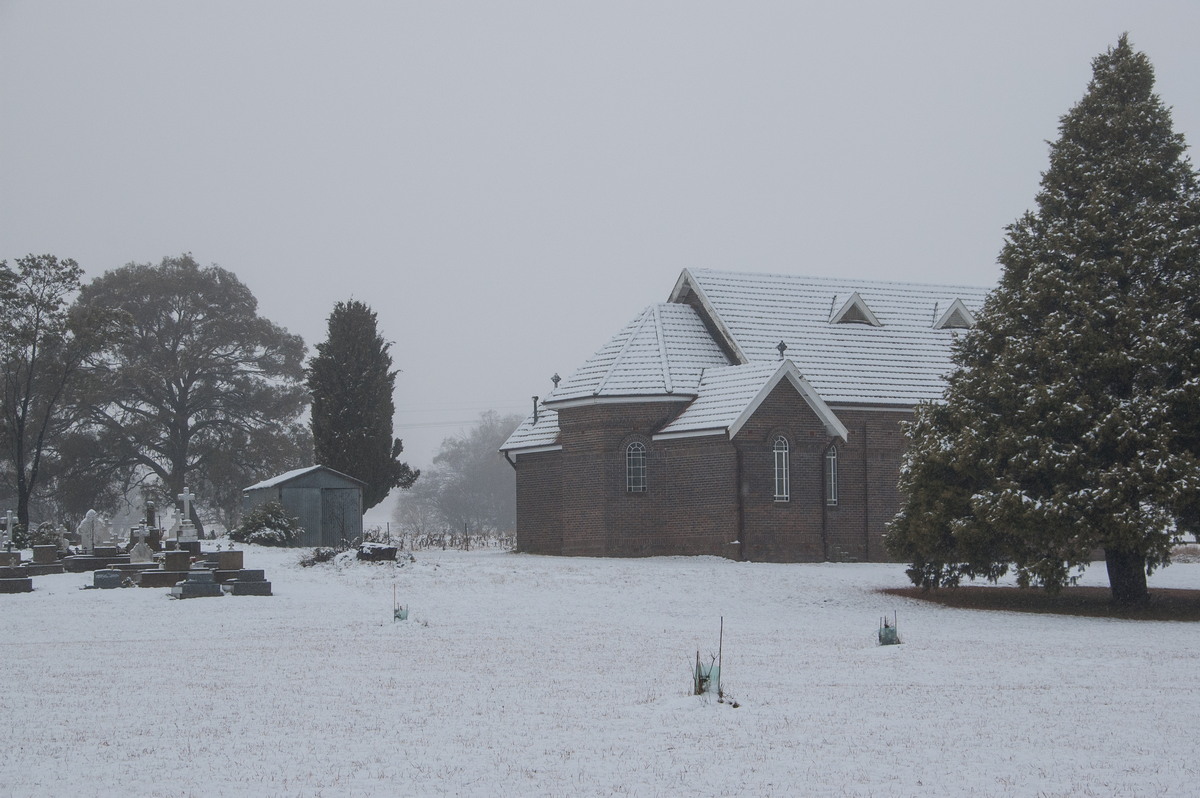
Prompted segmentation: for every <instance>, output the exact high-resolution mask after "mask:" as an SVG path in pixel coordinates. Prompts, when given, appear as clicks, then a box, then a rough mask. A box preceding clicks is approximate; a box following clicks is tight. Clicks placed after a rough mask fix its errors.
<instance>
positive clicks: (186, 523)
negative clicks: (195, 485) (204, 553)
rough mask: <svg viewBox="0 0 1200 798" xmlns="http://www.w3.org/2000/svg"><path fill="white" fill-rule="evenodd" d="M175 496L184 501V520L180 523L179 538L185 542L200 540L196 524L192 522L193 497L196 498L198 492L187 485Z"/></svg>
mask: <svg viewBox="0 0 1200 798" xmlns="http://www.w3.org/2000/svg"><path fill="white" fill-rule="evenodd" d="M175 498H177V499H179V501H181V502H183V522H182V523H181V524H180V525H179V535H178V540H180V541H181V542H185V543H192V542H195V541H196V540H198V536H197V534H196V525H195V524H193V523H192V499H194V498H196V494H194V493H191V492H190V491H189V490H188V489H187V485H184V486H183V493H180V494H179V495H178V496H176V497H175Z"/></svg>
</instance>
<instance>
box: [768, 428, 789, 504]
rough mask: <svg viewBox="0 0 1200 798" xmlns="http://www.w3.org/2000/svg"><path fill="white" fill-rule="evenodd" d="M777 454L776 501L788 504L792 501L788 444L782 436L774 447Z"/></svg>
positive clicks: (773, 449)
mask: <svg viewBox="0 0 1200 798" xmlns="http://www.w3.org/2000/svg"><path fill="white" fill-rule="evenodd" d="M772 451H773V452H774V453H775V501H777V502H786V501H789V500H790V499H791V478H790V477H789V475H788V442H787V438H785V437H783V436H782V435H780V436H779V437H777V438H776V439H775V446H774V447H772Z"/></svg>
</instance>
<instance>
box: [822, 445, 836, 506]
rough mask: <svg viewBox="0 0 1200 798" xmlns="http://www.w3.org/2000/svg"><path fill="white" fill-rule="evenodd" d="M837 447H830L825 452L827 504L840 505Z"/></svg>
mask: <svg viewBox="0 0 1200 798" xmlns="http://www.w3.org/2000/svg"><path fill="white" fill-rule="evenodd" d="M837 482H838V480H837V447H836V446H830V447H829V450H828V451H826V452H825V503H826V504H830V505H833V504H837V503H838V495H837V494H838V490H837V488H838V486H837Z"/></svg>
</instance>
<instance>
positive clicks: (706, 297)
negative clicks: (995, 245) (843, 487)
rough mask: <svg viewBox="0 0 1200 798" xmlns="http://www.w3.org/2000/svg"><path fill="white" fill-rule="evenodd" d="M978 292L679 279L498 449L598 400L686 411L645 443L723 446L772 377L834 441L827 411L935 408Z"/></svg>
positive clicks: (517, 444) (554, 440) (743, 278)
mask: <svg viewBox="0 0 1200 798" xmlns="http://www.w3.org/2000/svg"><path fill="white" fill-rule="evenodd" d="M987 294H988V289H986V288H979V287H975V286H962V285H925V284H919V283H902V282H891V281H885V280H856V279H851V278H830V277H798V276H794V275H781V274H748V273H743V272H729V271H717V270H712V269H691V270H689V269H685V270H684V271H683V273H682V274H680V276H679V280H678V281H677V282H676V284H675V288H674V290H673V291H672V292H671V296H670V299H669V301H668V302H667V303H664V304H659V305H651V306H650V307H649V308H647V309H646V310H645V311H643V312H642V313H641V314H640V315H639V316H638V317H637V318H635V319H634V320H633V321H631V322H629V324H627V325H625V327H624V328H622V329H621V330H620V331H619V332H618V333H617V334H616V335H615V336H613V338H612V340H610V341H609V342H608V343H607V344H605V345H604V346H603V347H602V348H601V349H600V350H599V351H598V352H596V354H595V355H593V356H592V357H591V358H589V359H588V360H587V362H585V363H584V364H583V365H582V366H581V367H580V368H579V369H578V370H577V371H576V372H575V373H574V374H572V375H571V376H570V377H569V378H568V379H566V380H564V381H563V382H562V383H561V384H559V386H558V387H557V388H556V389H555V390H554V391H553V392H552V393H551V394H550V395H549V396H548V397H546V399H545V400H544V404H543V407H542V409H541V410H540V411H539V414H538V421H537V423H536V424H535V423H534V422H533V417H532V416H530V417H529V418H527V419H526V420H525V422H524V423H522V424H521V426H520V427H518V428H517V430H516V432H514V433H513V434H512V436H511V437H509V439H508V441H506V442H505V444H504V446H503V447H502V451H520V452H528V451H542V450H546V449H549V448H554V447H557V446H558V445H559V438H558V416H557V414H556V413H554V411H553V409H552V408H558V409H561V408H565V407H571V406H574V405H577V404H584V403H592V402H605V401H617V402H619V401H680V402H687V403H689V404H688V406H687V407H686V408H685V409H684V410H683V412H682V413H681V414H680V415H679V416H678V417H677V418H675V420H674V421H672V422H670V423H669V424H668V425H667V426H665V427H664V428H663V429H661V430H659V432H658V433H657V436H664V437H678V436H684V435H703V434H716V433H717V432H721V431H724V432H727V433H728V434H730V435H733V434H736V431H737V429H738V428H740V426H741V424H742V423H744V421H745V420H746V418H748V417H749V414H750V413H752V412H753V410H754V409H755V408H757V406H758V403H759V402H761V401H762V399H763V398H764V397H765V395H766V392H769V391H770V389H771V388H773V387H774V385H776V384H778V382H779V381H780V380H781V379H784V378H787V379H788V380H789V381H791V382H792V384H793V385H794V386H796V388H797V390H799V391H800V393H801V394H802V395H803V396H804V398H805V400H806V401H807V402H808V403H809V405H810V406H811V407H813V410H814V412H816V413H817V415H818V417H820V418H821V419H822V421H823V422H824V423H825V426H826V429H828V430H829V431H830V434H831V435H841V436H842V437H845V428H844V427H842V426H841V422H840V421H838V420H837V417H836V415H834V413H833V412H831V411H830V410H829V405H834V406H837V405H876V406H879V405H884V406H889V405H890V406H894V407H911V406H913V405H916V404H917V403H918V402H920V401H922V400H935V399H938V398H940V397H941V395H942V391H943V390H944V388H945V375H946V374H947V373H948V372H949V371H950V369H951V365H952V364H951V361H950V352H951V344H952V343H953V341H954V338H955V336H956V335H958V334H960V330H959V329H958V328H961V327H964V326H970V325H971V324H973V323H974V320H975V316H976V315H977V314H978V313H979V311H980V309H981V308H982V307H983V303H984V300H985V298H986V297H987ZM780 343H783V344H784V352H783V353H781V352H780V350H779V344H780ZM727 353H728V354H727ZM781 354H782V355H783V356H785V357H786V360H785V361H784V363H786V364H788V365H787V367H783V366H781V364H780V358H781ZM657 436H656V437H657Z"/></svg>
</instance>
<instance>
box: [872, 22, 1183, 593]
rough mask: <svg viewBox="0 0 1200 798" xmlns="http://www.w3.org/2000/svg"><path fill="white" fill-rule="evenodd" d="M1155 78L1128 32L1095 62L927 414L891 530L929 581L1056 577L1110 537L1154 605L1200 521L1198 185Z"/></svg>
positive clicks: (1109, 555)
mask: <svg viewBox="0 0 1200 798" xmlns="http://www.w3.org/2000/svg"><path fill="white" fill-rule="evenodd" d="M1153 85H1154V73H1153V69H1152V67H1151V65H1150V62H1149V60H1148V59H1147V58H1146V56H1145V55H1144V54H1142V53H1138V52H1135V51H1134V50H1133V48H1132V47H1131V46H1130V44H1129V42H1128V40H1127V38H1126V37H1124V36H1122V37H1121V39H1120V41H1119V42H1118V44H1117V45H1116V46H1115V47H1113V48H1112V49H1110V50H1109V51H1108V52H1106V53H1104V54H1103V55H1100V56H1098V57H1097V58H1096V59H1095V61H1094V62H1093V77H1092V81H1091V83H1090V84H1089V86H1088V90H1087V93H1086V94H1085V96H1084V97H1083V99H1082V100H1081V101H1080V102H1079V103H1078V104H1077V105H1076V106H1075V107H1074V108H1072V109H1071V110H1070V111H1069V112H1068V113H1067V114H1066V115H1065V116H1064V117H1063V118H1062V120H1061V123H1060V127H1059V130H1060V136H1059V139H1058V140H1057V141H1056V142H1054V143H1053V144H1052V145H1051V149H1050V166H1049V168H1048V169H1047V170H1046V172H1045V173H1044V174H1043V176H1042V183H1041V190H1040V192H1039V193H1038V195H1037V200H1036V201H1037V211H1036V212H1030V213H1027V214H1025V215H1024V216H1023V217H1022V218H1020V219H1019V220H1017V221H1016V222H1015V223H1014V224H1012V225H1010V226H1009V228H1008V235H1007V239H1006V242H1005V245H1004V248H1003V251H1002V252H1001V255H1000V263H1001V265H1002V266H1003V267H1004V272H1003V276H1002V278H1001V281H1000V285H999V287H998V288H997V289H996V290H995V292H993V293H992V294H991V295H990V297H989V299H988V301H987V303H986V304H985V307H984V309H983V312H982V313H981V314H980V316H979V319H978V325H977V326H976V328H975V329H973V330H971V331H970V332H969V333H968V334H967V335H966V336H965V338H964V339H963V340H962V341H961V342H960V343H959V345H958V346H956V348H955V354H954V359H955V364H956V366H957V368H956V370H955V372H954V373H953V374H952V375H951V377H950V379H949V385H948V389H947V393H946V402H945V404H944V405H937V406H935V405H927V406H923V407H921V408H918V412H917V418H916V420H915V421H914V423H913V424H911V425H910V427H909V435H910V440H911V449H910V451H909V453H908V455H907V460H906V463H905V465H904V469H903V471H902V475H901V487H902V489H903V491H904V492H905V494H906V504H905V505H904V507H903V509H902V511H901V513H900V514H899V515H898V516H897V518H896V520H895V521H894V522H893V525H892V530H891V532H890V534H889V538H888V542H889V546H890V548H891V551H892V553H893V554H895V555H897V556H899V557H902V558H904V559H907V560H909V561H911V562H912V563H913V567H912V568H911V569H910V572H909V573H910V576H911V577H912V578H913V580H914V582H916V583H918V584H922V585H926V586H933V585H938V584H955V583H957V582H958V580H959V579H960V578H961V577H963V576H969V577H974V576H984V577H989V578H996V577H998V576H999V575H1001V574H1003V573H1004V572H1005V571H1006V569H1007V567H1008V566H1009V565H1010V564H1011V565H1012V566H1013V567H1014V568H1015V570H1016V574H1017V577H1018V580H1019V581H1020V582H1021V583H1022V584H1030V583H1033V584H1040V585H1043V586H1045V587H1047V588H1050V589H1058V588H1060V587H1061V586H1063V585H1065V584H1069V583H1070V581H1071V580H1072V579H1073V577H1074V575H1075V574H1077V573H1078V572H1080V571H1082V569H1083V568H1084V567H1086V565H1087V563H1088V561H1089V560H1090V555H1091V553H1092V552H1093V551H1095V550H1097V549H1099V550H1102V551H1103V552H1104V556H1105V561H1106V564H1107V568H1108V576H1109V583H1110V586H1111V589H1112V594H1113V598H1114V600H1116V601H1119V602H1132V601H1138V600H1141V599H1144V598H1145V597H1146V596H1147V591H1146V575H1147V573H1148V572H1150V571H1152V570H1153V569H1154V568H1156V567H1158V566H1160V565H1164V564H1166V563H1167V562H1168V561H1169V557H1170V549H1171V545H1172V543H1173V541H1174V540H1175V539H1176V538H1177V536H1178V533H1179V531H1180V529H1181V528H1182V525H1183V524H1185V523H1187V522H1188V521H1189V519H1190V518H1194V517H1195V515H1196V514H1195V510H1194V508H1195V504H1196V503H1195V496H1196V486H1197V484H1200V472H1198V470H1197V461H1196V458H1195V452H1196V449H1197V447H1196V442H1197V440H1200V435H1197V423H1198V422H1197V420H1196V414H1195V412H1194V408H1195V407H1196V406H1197V404H1196V403H1197V398H1198V396H1197V382H1198V381H1197V377H1198V376H1200V368H1198V362H1197V360H1198V354H1197V348H1198V347H1200V312H1198V311H1200V306H1198V304H1197V303H1198V302H1200V292H1198V290H1197V289H1198V288H1200V280H1198V272H1200V197H1198V192H1197V179H1196V175H1195V174H1194V172H1193V171H1192V168H1191V166H1190V164H1189V163H1188V161H1187V159H1186V157H1185V149H1186V148H1185V145H1184V141H1183V138H1182V136H1180V135H1178V134H1176V133H1175V132H1174V131H1173V129H1172V124H1171V116H1170V112H1169V110H1168V109H1167V108H1166V107H1164V106H1163V104H1162V102H1161V101H1160V100H1159V98H1158V97H1157V96H1156V95H1155V94H1154V92H1153Z"/></svg>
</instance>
